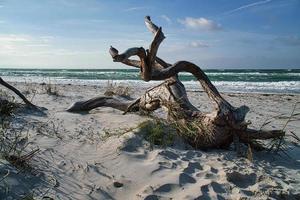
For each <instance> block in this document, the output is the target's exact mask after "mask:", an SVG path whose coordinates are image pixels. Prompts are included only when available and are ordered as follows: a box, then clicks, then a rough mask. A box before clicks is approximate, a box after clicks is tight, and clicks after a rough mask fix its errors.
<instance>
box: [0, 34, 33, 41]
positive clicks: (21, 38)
mask: <svg viewBox="0 0 300 200" xmlns="http://www.w3.org/2000/svg"><path fill="white" fill-rule="evenodd" d="M29 40H30V39H29V37H28V36H23V35H12V34H8V35H6V34H5V35H0V42H28V41H29Z"/></svg>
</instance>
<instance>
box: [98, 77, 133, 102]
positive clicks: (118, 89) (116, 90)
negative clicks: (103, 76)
mask: <svg viewBox="0 0 300 200" xmlns="http://www.w3.org/2000/svg"><path fill="white" fill-rule="evenodd" d="M104 95H106V96H114V95H118V96H121V97H126V98H129V97H130V95H131V88H130V87H128V86H122V85H117V84H116V83H113V82H109V81H108V82H107V86H106V90H105V92H104Z"/></svg>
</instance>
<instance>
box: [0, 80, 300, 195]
mask: <svg viewBox="0 0 300 200" xmlns="http://www.w3.org/2000/svg"><path fill="white" fill-rule="evenodd" d="M12 84H13V85H14V86H16V87H17V88H19V89H20V90H21V91H22V92H24V93H25V94H27V97H28V98H29V99H31V100H32V102H33V103H34V104H35V105H38V106H40V107H45V108H47V109H48V110H47V111H45V112H44V114H41V113H36V112H31V111H29V110H27V109H22V108H20V109H18V110H17V112H16V113H15V114H14V116H13V117H12V119H11V120H12V122H11V124H12V128H11V129H12V130H21V133H20V134H21V135H22V136H21V137H23V138H24V140H25V141H26V142H25V143H26V147H24V148H25V150H24V152H30V151H31V150H34V149H39V151H38V153H36V154H35V155H34V156H33V158H32V159H31V160H30V165H31V166H32V170H31V171H30V172H27V171H24V170H20V169H17V168H16V167H15V166H14V165H12V164H10V163H9V162H7V161H5V160H1V163H0V172H1V175H0V178H1V177H4V176H5V175H7V172H9V174H8V175H7V176H5V181H1V182H0V199H19V198H20V197H22V196H23V197H24V196H26V195H28V193H30V195H32V196H33V197H35V198H36V199H72V200H73V199H95V200H96V199H97V200H99V199H116V200H122V199H128V200H129V199H147V200H150V199H151V200H154V199H163V200H165V199H178V200H179V199H219V200H221V199H300V148H299V146H297V145H295V144H294V143H293V139H292V138H287V145H288V146H289V147H290V148H289V149H288V150H287V151H286V153H287V154H288V156H287V155H285V154H283V153H280V154H275V153H273V152H267V151H261V152H255V151H253V161H249V160H248V159H246V158H244V157H238V156H237V154H236V152H235V151H234V150H233V149H228V150H208V151H201V150H194V149H192V148H191V147H189V145H187V144H184V143H183V142H182V141H181V142H180V141H176V142H175V143H174V144H173V145H170V146H167V147H159V146H154V147H153V146H151V145H150V144H149V142H148V141H146V140H145V139H144V138H143V133H141V130H140V129H139V128H138V127H139V126H138V125H139V124H140V123H142V122H145V121H147V120H150V118H149V117H148V116H140V115H137V114H133V113H128V114H126V115H122V112H121V111H118V110H115V109H112V108H97V109H94V110H92V111H91V112H89V113H81V114H75V113H69V112H66V111H65V110H66V109H67V108H68V107H69V106H70V105H71V104H72V103H73V102H75V101H80V100H87V99H89V98H92V97H95V96H101V95H103V93H104V92H105V90H106V85H99V86H89V85H81V86H80V85H71V84H65V85H52V87H53V88H54V91H56V92H57V94H54V95H51V94H47V93H46V90H45V85H43V84H38V83H12ZM143 89H144V88H142V87H138V86H136V87H135V88H132V90H131V96H133V97H138V96H139V95H141V94H143ZM1 90H4V91H5V89H4V88H1ZM187 92H188V95H189V98H190V100H191V102H192V103H193V105H195V106H196V107H197V108H199V109H200V110H201V111H204V112H206V111H210V110H211V107H210V106H211V105H210V102H209V101H208V99H207V96H206V94H205V93H203V92H201V91H197V90H188V91H187ZM8 93H9V94H11V92H8ZM222 95H223V96H224V97H225V98H226V99H227V100H228V101H229V102H230V103H232V105H234V106H241V105H244V104H245V105H248V106H249V107H250V112H249V113H248V115H247V119H248V120H250V121H251V122H252V125H251V127H254V128H257V129H259V128H260V127H261V126H262V125H263V124H264V123H265V122H266V120H268V119H271V118H272V117H275V116H278V115H282V116H289V115H290V114H291V112H292V110H293V108H294V105H295V104H296V103H297V102H300V95H298V94H255V93H223V94H222ZM16 100H17V101H19V102H21V101H20V100H19V99H18V98H16ZM299 110H300V105H298V107H297V108H296V112H299ZM161 112H162V111H161ZM158 114H159V113H158ZM286 121H287V118H286V117H285V118H284V117H282V118H280V117H277V118H276V119H275V120H272V122H270V123H269V124H268V125H267V126H266V127H264V128H266V129H281V128H283V127H284V126H285V123H286ZM285 130H286V131H287V133H290V132H293V133H295V134H296V135H298V136H299V137H300V123H299V119H298V120H295V121H291V122H290V123H288V125H287V126H286V128H285ZM25 143H24V144H25ZM24 144H18V145H24Z"/></svg>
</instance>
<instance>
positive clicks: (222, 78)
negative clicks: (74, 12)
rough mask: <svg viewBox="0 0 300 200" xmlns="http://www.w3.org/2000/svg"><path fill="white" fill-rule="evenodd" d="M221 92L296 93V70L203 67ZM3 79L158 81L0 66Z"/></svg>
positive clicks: (124, 74)
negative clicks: (206, 68)
mask: <svg viewBox="0 0 300 200" xmlns="http://www.w3.org/2000/svg"><path fill="white" fill-rule="evenodd" d="M204 72H205V73H206V74H207V76H208V77H209V79H210V80H211V81H212V83H213V84H214V85H215V86H216V87H217V89H218V90H219V91H221V92H234V93H241V92H242V93H244V92H246V93H296V94H300V69H224V70H219V69H208V70H204ZM0 76H1V77H2V78H3V79H4V80H7V81H14V82H27V83H28V82H36V83H43V82H45V83H48V82H50V83H52V84H54V83H58V84H76V85H95V86H97V85H106V84H107V83H108V82H113V83H115V84H121V85H128V86H130V87H134V86H136V85H138V86H141V87H150V86H153V85H155V84H158V82H159V81H150V82H144V81H143V80H141V78H140V76H139V71H138V70H137V69H12V68H10V69H9V68H0ZM179 78H180V80H181V81H182V82H183V83H184V85H185V86H186V88H187V89H188V90H201V86H200V84H199V82H198V81H196V80H195V78H194V77H193V76H192V75H191V74H189V73H184V72H183V73H179Z"/></svg>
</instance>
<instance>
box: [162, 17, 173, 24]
mask: <svg viewBox="0 0 300 200" xmlns="http://www.w3.org/2000/svg"><path fill="white" fill-rule="evenodd" d="M160 17H161V18H163V19H164V20H165V21H166V22H167V23H168V24H171V23H172V20H171V19H170V18H169V17H168V16H167V15H162V16H160Z"/></svg>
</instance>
